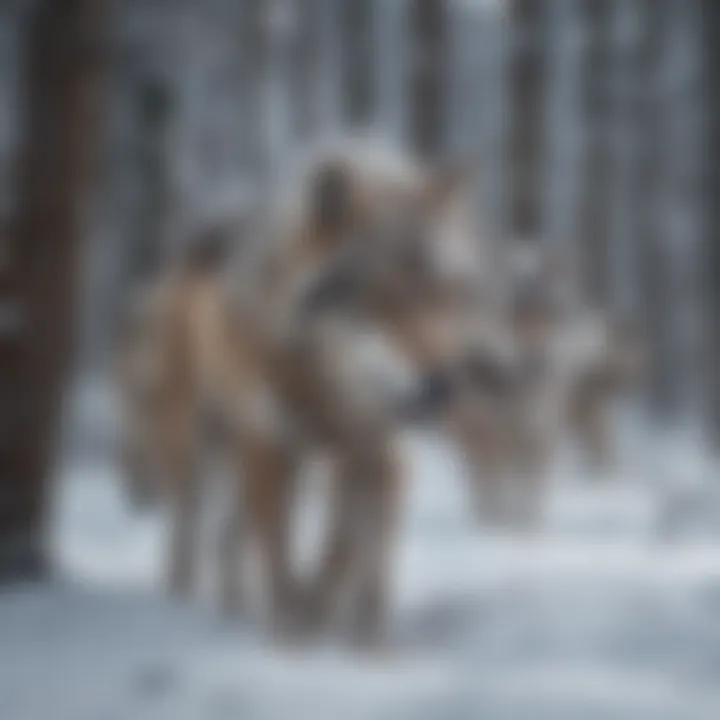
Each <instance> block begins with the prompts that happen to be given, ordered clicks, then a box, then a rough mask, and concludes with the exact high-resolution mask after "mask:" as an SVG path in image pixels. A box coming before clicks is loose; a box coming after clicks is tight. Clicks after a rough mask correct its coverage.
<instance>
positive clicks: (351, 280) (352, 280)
mask: <svg viewBox="0 0 720 720" xmlns="http://www.w3.org/2000/svg"><path fill="white" fill-rule="evenodd" d="M358 285H359V283H358V279H357V278H356V276H355V273H354V272H353V271H352V269H348V268H343V269H340V270H336V271H335V272H332V273H329V274H328V275H326V276H324V277H322V278H320V279H319V280H318V281H317V282H316V283H315V284H314V285H313V286H312V287H310V288H309V289H308V290H307V291H306V293H305V296H304V298H303V301H302V308H303V310H304V312H305V313H306V314H307V315H316V314H319V313H323V312H326V311H328V310H332V309H337V308H339V307H342V306H344V305H345V304H347V303H348V302H350V300H351V299H352V298H353V297H354V296H355V294H356V292H357V290H358Z"/></svg>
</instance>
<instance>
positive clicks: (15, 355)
mask: <svg viewBox="0 0 720 720" xmlns="http://www.w3.org/2000/svg"><path fill="white" fill-rule="evenodd" d="M104 13H105V3H104V2H103V0H44V2H41V3H39V5H38V7H37V8H36V10H35V14H34V16H33V17H32V19H31V25H30V28H29V34H28V40H27V53H26V57H25V63H24V72H25V76H24V83H23V86H22V88H23V92H24V93H25V95H24V98H23V115H22V117H21V123H20V127H21V138H20V147H19V156H18V164H17V190H18V192H17V205H16V208H15V213H14V216H13V218H12V219H11V222H10V226H9V232H8V236H7V238H6V247H5V253H4V256H3V257H2V263H1V265H0V293H1V301H0V302H1V305H0V308H1V309H2V312H1V313H0V315H1V316H2V332H1V333H0V345H1V346H0V413H1V414H0V422H1V424H0V578H2V579H10V578H20V577H32V576H37V575H38V574H41V573H42V572H43V570H44V569H45V568H46V560H47V556H46V553H45V547H44V543H43V525H44V520H45V509H46V507H47V495H48V492H47V489H48V488H47V486H48V475H49V474H50V472H51V464H50V463H51V459H52V450H53V446H54V444H55V438H56V432H57V429H58V427H57V426H58V419H59V412H60V405H61V402H60V401H61V395H62V389H63V385H64V382H65V380H66V379H67V375H68V369H69V365H70V361H71V354H72V348H73V340H74V332H73V331H74V324H75V323H74V311H75V306H74V292H75V288H76V285H77V282H76V280H77V271H78V259H79V250H80V236H81V234H82V228H81V225H82V200H83V197H84V194H85V192H86V190H87V189H88V185H89V181H90V176H91V169H92V162H91V161H92V157H93V154H94V152H95V150H96V140H97V137H96V136H97V129H98V115H97V114H98V110H99V109H100V103H99V98H98V90H99V86H100V81H101V69H102V67H103V65H102V63H101V60H102V57H101V49H102V42H103V40H104V33H103V30H104V27H103V19H104Z"/></svg>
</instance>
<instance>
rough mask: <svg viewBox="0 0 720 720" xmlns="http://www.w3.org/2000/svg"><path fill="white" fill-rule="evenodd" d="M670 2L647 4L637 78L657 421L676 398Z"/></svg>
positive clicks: (642, 228) (639, 202)
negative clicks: (668, 241) (669, 245)
mask: <svg viewBox="0 0 720 720" xmlns="http://www.w3.org/2000/svg"><path fill="white" fill-rule="evenodd" d="M668 3H669V0H642V27H643V32H642V38H641V40H640V43H641V44H640V48H639V52H638V56H637V57H638V63H639V66H638V72H637V75H636V82H637V87H636V96H637V102H638V104H637V112H636V118H635V122H636V126H637V128H638V133H637V137H638V141H639V143H640V146H639V151H638V163H637V167H636V173H635V179H634V191H633V197H634V202H633V205H634V207H635V210H634V213H633V214H634V226H635V236H636V241H637V252H638V261H637V267H638V268H640V276H639V278H638V281H639V283H640V285H641V287H642V289H643V292H642V294H641V295H642V302H643V307H642V309H641V316H642V318H643V324H644V327H645V328H646V331H647V336H648V337H647V340H648V344H649V346H650V377H649V385H648V390H649V407H650V411H651V414H652V415H653V417H654V418H655V419H656V420H659V421H661V422H663V423H668V422H670V421H671V420H672V415H673V413H674V410H675V405H676V398H675V389H676V388H674V382H673V380H674V377H673V352H672V348H671V343H672V337H671V333H670V318H671V313H672V310H671V308H670V307H669V301H670V293H669V288H670V284H669V279H670V270H671V268H670V267H669V266H668V255H667V252H666V248H665V247H664V243H663V238H664V235H663V233H664V230H665V229H664V228H663V226H662V225H663V224H662V222H661V220H662V208H661V201H662V196H663V189H664V185H665V180H666V175H667V170H668V168H667V154H666V152H665V150H666V148H665V140H666V132H667V127H666V123H665V122H664V119H665V114H664V112H663V107H662V86H661V82H662V73H663V62H662V60H663V51H664V38H665V33H666V31H667V28H668V24H667V20H668V9H669V5H668Z"/></svg>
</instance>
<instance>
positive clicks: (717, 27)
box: [702, 0, 720, 449]
mask: <svg viewBox="0 0 720 720" xmlns="http://www.w3.org/2000/svg"><path fill="white" fill-rule="evenodd" d="M702 9H703V18H702V22H703V27H704V28H705V36H704V38H703V46H704V51H705V52H704V65H705V69H704V78H705V93H706V102H707V117H706V125H705V129H706V133H707V152H706V157H707V160H708V164H707V187H706V191H705V203H706V208H707V212H706V215H705V227H706V240H705V260H706V267H707V276H706V278H707V279H706V288H705V291H706V294H707V299H706V302H707V318H706V327H707V328H708V330H709V338H708V345H709V352H708V358H709V361H708V368H707V378H708V381H707V382H708V396H709V403H708V404H709V408H708V409H709V425H710V435H711V437H712V438H713V441H714V445H715V446H716V447H717V448H719V449H720V202H718V198H720V163H719V162H718V158H720V88H719V87H718V80H717V69H718V67H720V5H719V4H718V3H717V2H716V1H715V0H702Z"/></svg>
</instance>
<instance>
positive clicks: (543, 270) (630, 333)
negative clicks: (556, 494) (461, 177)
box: [448, 240, 643, 527]
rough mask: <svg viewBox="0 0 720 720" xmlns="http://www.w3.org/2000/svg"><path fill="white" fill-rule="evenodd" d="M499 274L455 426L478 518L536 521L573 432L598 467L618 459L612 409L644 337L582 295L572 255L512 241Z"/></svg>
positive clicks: (634, 377)
mask: <svg viewBox="0 0 720 720" xmlns="http://www.w3.org/2000/svg"><path fill="white" fill-rule="evenodd" d="M499 272H500V275H501V278H502V282H501V284H500V287H501V292H502V297H501V298H500V299H499V301H498V302H497V303H496V304H495V305H494V306H493V308H492V309H491V311H490V312H487V311H485V312H484V313H478V314H477V315H476V316H475V318H474V320H473V322H474V323H475V325H477V324H478V318H480V317H481V318H482V322H483V328H482V330H483V331H482V332H480V333H477V332H476V341H475V346H474V348H473V349H472V351H471V352H470V353H469V354H468V357H467V358H466V360H465V361H464V363H463V364H462V366H461V367H459V368H458V370H457V371H456V374H457V378H456V380H455V382H456V383H459V384H460V385H461V386H462V388H463V391H462V393H458V394H457V395H458V397H457V399H456V401H455V402H454V403H453V404H452V406H451V410H450V411H449V413H448V429H449V432H450V434H451V436H453V437H454V438H455V440H456V442H457V443H458V445H459V447H460V451H461V453H462V455H463V456H464V457H465V460H466V465H467V467H468V470H469V475H470V477H471V497H472V498H473V504H474V506H475V508H476V513H477V515H478V517H479V518H480V519H482V520H483V521H484V522H490V523H500V524H501V525H507V524H510V525H520V526H524V527H530V526H534V527H536V526H539V525H540V524H541V522H542V515H543V510H542V508H543V504H544V498H545V495H546V492H545V486H546V481H547V475H548V473H549V470H550V466H551V463H552V461H553V459H554V458H555V457H556V455H557V453H558V450H559V447H560V445H561V441H562V440H563V439H564V438H565V437H566V436H570V437H571V438H572V439H574V440H575V442H576V443H577V445H578V446H579V448H580V449H581V450H582V452H583V454H584V456H585V457H586V458H587V459H588V461H589V462H590V464H591V466H592V467H599V466H605V467H607V466H608V465H609V464H610V461H611V452H612V450H611V442H610V438H609V432H608V417H607V414H608V410H609V408H610V406H611V405H612V403H613V402H614V401H615V399H616V398H617V397H618V396H619V395H621V394H623V393H624V392H629V391H630V390H631V389H632V388H634V387H637V386H638V384H639V381H640V379H641V377H642V366H643V362H642V342H641V338H640V336H639V333H637V332H636V331H635V330H633V329H632V328H631V327H630V326H628V325H627V324H623V323H621V322H620V321H618V320H617V319H616V318H614V317H613V316H612V314H611V313H608V312H603V311H601V310H597V309H593V308H591V307H590V306H589V304H588V303H586V302H584V301H583V298H582V296H581V294H580V293H579V290H578V286H577V284H576V282H575V274H574V273H573V265H572V263H571V262H569V260H568V257H567V255H563V254H559V253H558V252H557V251H556V250H554V249H550V248H547V247H543V246H542V245H541V244H540V243H539V242H530V241H513V240H509V241H508V242H507V245H506V248H505V265H504V268H501V269H500V271H499ZM469 332H472V330H470V331H469ZM513 495H514V497H512V496H513Z"/></svg>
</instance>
